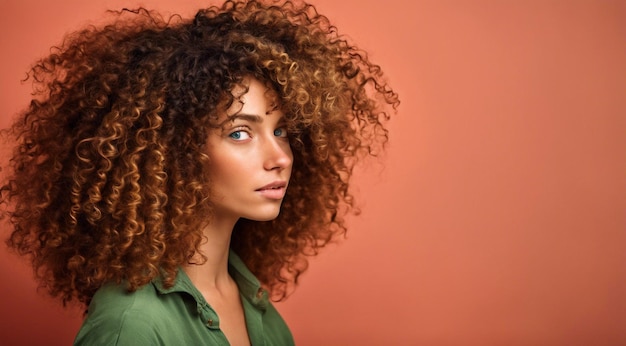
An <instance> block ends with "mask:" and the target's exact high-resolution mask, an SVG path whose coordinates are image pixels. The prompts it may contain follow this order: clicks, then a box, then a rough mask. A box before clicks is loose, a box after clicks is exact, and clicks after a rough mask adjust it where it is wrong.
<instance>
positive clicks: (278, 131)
mask: <svg viewBox="0 0 626 346" xmlns="http://www.w3.org/2000/svg"><path fill="white" fill-rule="evenodd" d="M274 136H276V137H283V138H285V137H287V130H285V128H283V127H279V128H277V129H276V130H274Z"/></svg>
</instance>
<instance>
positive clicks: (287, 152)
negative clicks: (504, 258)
mask: <svg viewBox="0 0 626 346" xmlns="http://www.w3.org/2000/svg"><path fill="white" fill-rule="evenodd" d="M292 163H293V153H292V152H291V146H290V145H289V141H288V140H287V139H285V138H277V137H274V136H272V138H269V139H267V140H266V141H265V143H264V161H263V168H265V169H266V170H268V171H271V170H279V171H282V170H283V169H286V168H290V167H291V164H292Z"/></svg>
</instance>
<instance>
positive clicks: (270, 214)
mask: <svg viewBox="0 0 626 346" xmlns="http://www.w3.org/2000/svg"><path fill="white" fill-rule="evenodd" d="M279 214H280V209H279V208H277V209H276V210H267V211H264V212H261V213H255V214H252V215H247V216H246V219H248V220H252V221H272V220H274V219H276V218H277V217H278V215H279Z"/></svg>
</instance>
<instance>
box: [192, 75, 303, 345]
mask: <svg viewBox="0 0 626 346" xmlns="http://www.w3.org/2000/svg"><path fill="white" fill-rule="evenodd" d="M247 82H249V90H248V92H247V93H246V94H245V95H243V96H242V98H241V100H242V101H243V107H240V109H239V108H237V107H239V105H235V106H234V107H235V109H236V112H230V113H229V112H227V114H233V113H237V114H241V115H242V116H241V117H233V120H232V121H228V122H227V124H226V125H225V126H224V128H222V129H216V130H215V131H214V132H212V133H211V134H210V135H209V138H208V146H207V147H208V148H209V149H207V150H208V152H207V154H208V155H209V157H210V158H211V162H212V165H213V167H212V170H211V173H210V174H211V180H212V182H213V184H215V186H214V187H213V193H214V200H213V201H212V202H213V204H214V206H215V216H214V218H213V219H212V220H211V223H210V224H209V225H208V226H207V227H206V228H205V229H204V235H205V238H206V239H207V241H206V242H204V243H203V244H202V245H201V247H200V249H199V250H200V252H201V253H202V254H203V255H204V256H205V258H206V261H202V260H200V258H198V259H197V260H196V261H195V262H196V263H198V264H190V265H187V266H185V267H184V270H185V272H186V273H187V275H188V276H189V278H190V279H191V282H192V283H193V284H194V285H195V286H196V288H197V289H198V290H199V291H200V293H202V295H203V296H204V298H205V299H206V301H207V302H208V303H209V304H210V305H211V307H212V308H213V309H214V310H215V312H216V313H217V315H218V316H219V319H220V329H221V330H222V332H223V333H224V335H225V336H226V338H227V339H228V341H229V342H230V344H231V345H235V346H240V345H241V346H247V345H250V339H249V337H248V330H247V327H246V320H245V314H244V310H243V305H242V302H241V296H240V295H239V288H238V287H237V284H236V282H235V281H234V280H233V278H232V277H231V276H230V274H229V273H228V253H229V249H230V238H231V235H232V231H233V228H234V226H235V223H236V222H237V220H238V219H239V218H242V217H243V218H247V219H250V220H257V221H267V220H272V219H274V218H276V217H277V216H278V213H279V212H280V204H281V202H282V198H283V197H284V194H285V192H286V189H287V184H288V182H289V178H290V176H291V168H292V163H293V155H292V152H291V148H290V146H289V141H288V139H287V135H286V130H285V129H284V128H283V127H282V121H283V120H282V118H283V113H282V111H280V110H278V109H274V108H275V107H274V102H273V101H274V98H273V97H272V95H271V94H268V89H267V88H266V87H265V86H264V85H263V84H262V83H260V82H259V81H257V80H254V79H248V80H247ZM224 118H226V115H224Z"/></svg>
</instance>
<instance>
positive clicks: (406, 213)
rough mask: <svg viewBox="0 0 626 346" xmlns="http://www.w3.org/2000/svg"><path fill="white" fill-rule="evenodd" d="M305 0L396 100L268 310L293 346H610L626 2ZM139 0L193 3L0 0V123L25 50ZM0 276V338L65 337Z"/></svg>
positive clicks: (26, 288) (619, 236) (19, 92)
mask: <svg viewBox="0 0 626 346" xmlns="http://www.w3.org/2000/svg"><path fill="white" fill-rule="evenodd" d="M312 1H313V2H314V4H316V5H317V7H318V10H319V11H320V12H321V13H324V14H326V15H327V16H329V17H330V18H331V20H332V22H333V23H335V24H336V25H337V26H338V28H339V31H340V32H341V33H344V34H347V35H348V36H349V37H350V38H351V39H352V40H353V42H356V43H357V44H358V45H359V46H361V47H362V48H364V49H366V50H368V51H369V52H370V57H371V59H372V60H373V61H375V62H377V63H378V64H380V65H381V66H382V67H383V70H384V71H385V72H386V74H387V77H388V79H389V81H390V83H391V84H392V86H394V88H396V89H397V91H398V92H399V93H400V96H401V99H402V105H401V107H400V109H399V113H398V114H397V115H396V116H394V118H393V120H392V122H391V123H390V129H391V142H390V145H389V147H388V149H389V150H388V152H387V154H386V156H385V157H384V158H383V161H371V162H369V163H367V164H365V165H363V166H361V171H360V173H359V177H358V181H357V183H358V184H357V186H356V187H357V189H356V192H357V195H358V196H359V197H360V201H361V206H362V210H363V214H362V215H361V216H360V217H358V218H351V219H350V226H351V228H350V231H349V233H348V236H347V239H346V240H345V241H343V242H341V243H340V244H338V245H333V246H330V247H328V248H327V249H326V251H324V252H323V253H322V254H321V255H320V256H319V257H317V258H315V259H313V260H312V261H311V266H310V270H309V271H308V272H307V273H306V274H305V275H304V276H303V277H302V281H301V285H300V287H299V288H298V290H297V291H296V292H295V293H294V294H293V295H292V296H291V297H290V298H289V299H288V300H287V301H286V302H284V303H279V304H277V307H278V308H279V310H280V311H281V312H282V314H283V315H284V317H285V318H286V320H287V321H288V323H289V324H290V326H291V328H292V331H293V333H294V336H295V338H296V342H297V343H298V344H299V345H301V346H306V345H626V251H625V250H626V2H624V1H619V0H614V1H609V0H598V1H593V0H588V1H582V0H562V1H557V0H545V1H540V0H528V1H521V0H511V1H506V0H501V1H498V0H442V1H436V0H415V1H410V0H386V1H374V0H342V1H337V0H312ZM138 4H143V5H145V6H147V7H150V8H156V9H161V10H163V11H164V12H165V13H172V12H177V13H181V14H183V15H185V16H188V15H192V14H193V13H194V12H195V11H194V9H195V8H197V7H203V6H205V5H206V4H207V3H206V2H205V1H200V0H143V1H139V0H90V1H84V0H56V1H39V0H0V47H2V53H1V55H0V61H1V64H0V76H1V80H0V125H1V126H2V127H5V126H7V125H8V124H9V122H10V120H11V118H12V116H13V115H14V114H16V113H17V112H18V111H19V110H20V109H22V108H23V107H25V106H26V105H27V102H28V100H29V91H30V85H29V84H27V83H21V82H20V80H21V79H23V78H24V76H25V72H26V71H27V69H28V67H29V66H30V64H31V63H32V62H33V61H34V60H35V59H36V58H38V57H40V56H42V55H43V54H45V53H46V52H47V51H48V49H49V47H50V46H51V45H53V44H56V43H58V42H60V40H61V38H62V36H63V35H64V34H65V33H67V32H69V31H72V30H74V29H77V28H79V27H81V26H83V25H85V24H87V23H89V22H90V20H93V19H97V18H99V17H100V16H101V15H102V14H103V13H104V11H105V10H106V9H119V8H121V7H136V6H137V5H138ZM4 157H6V156H4ZM381 162H382V163H383V164H381ZM0 235H1V236H2V238H5V237H6V235H7V229H6V227H5V228H4V229H1V230H0ZM0 277H2V279H1V280H0V281H1V282H0V311H1V312H2V314H3V323H2V324H0V344H1V345H34V344H45V345H67V344H70V343H71V341H72V340H73V337H74V334H75V333H76V331H77V329H78V328H79V325H80V322H81V312H80V311H78V310H76V309H62V307H60V306H59V304H58V303H56V302H55V301H53V300H51V299H50V298H47V297H46V296H44V295H43V294H39V293H37V292H36V286H35V284H34V282H33V280H32V275H31V273H30V271H29V269H28V267H27V266H26V264H25V263H24V261H23V260H21V259H19V258H18V257H16V256H15V255H13V254H11V253H9V252H8V251H7V250H6V248H4V247H3V248H2V249H1V250H0Z"/></svg>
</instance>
